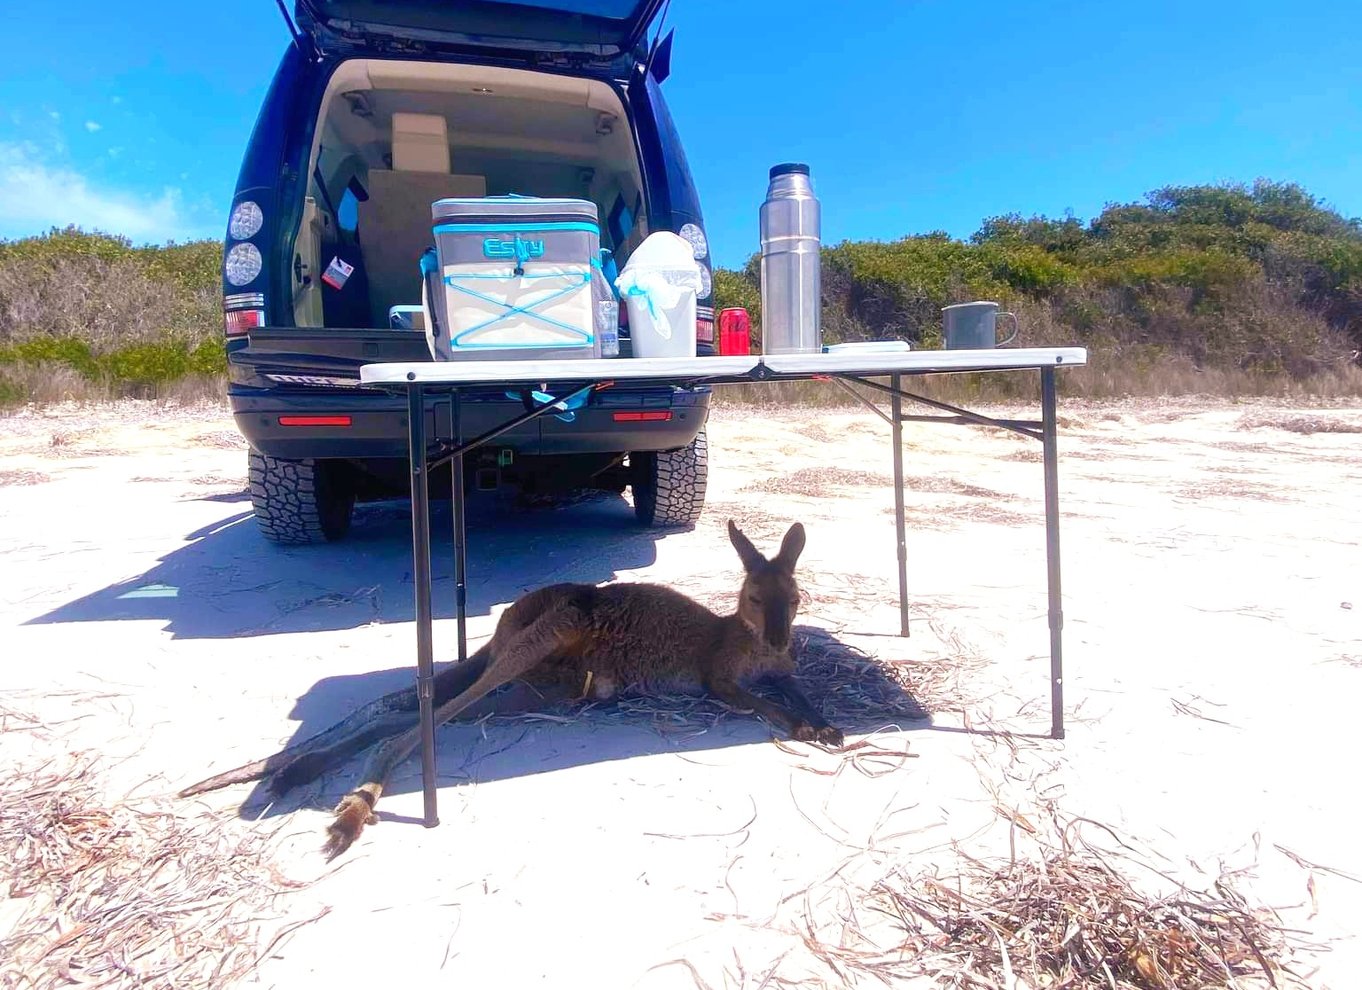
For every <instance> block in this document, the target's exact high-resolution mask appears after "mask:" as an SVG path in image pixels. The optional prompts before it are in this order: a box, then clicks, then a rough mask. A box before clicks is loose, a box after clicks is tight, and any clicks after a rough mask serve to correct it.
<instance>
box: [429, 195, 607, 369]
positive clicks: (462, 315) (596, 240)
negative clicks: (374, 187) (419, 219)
mask: <svg viewBox="0 0 1362 990" xmlns="http://www.w3.org/2000/svg"><path fill="white" fill-rule="evenodd" d="M431 217H432V220H433V221H434V235H435V252H434V254H433V256H432V255H431V254H430V253H428V254H427V257H426V258H425V259H423V262H422V272H423V273H424V278H423V282H424V290H423V293H422V306H423V307H425V309H426V312H427V314H428V316H429V315H433V317H434V319H433V321H432V320H431V319H429V318H428V319H427V320H426V336H427V339H428V340H429V342H430V347H431V353H432V356H433V357H434V358H435V359H436V360H437V361H461V360H469V359H478V358H482V359H499V360H506V359H508V358H521V357H524V358H553V359H561V358H578V357H580V358H598V357H614V356H616V354H618V337H617V333H618V324H617V320H618V311H617V305H616V303H615V299H614V294H613V293H612V292H611V289H610V286H609V284H608V283H607V282H606V280H605V277H604V275H603V274H602V271H601V249H600V223H599V220H598V218H597V212H596V205H595V204H594V203H591V202H589V201H587V200H581V199H541V198H537V197H529V196H489V197H480V198H471V199H441V200H438V201H436V202H435V203H434V204H433V205H432V206H431Z"/></svg>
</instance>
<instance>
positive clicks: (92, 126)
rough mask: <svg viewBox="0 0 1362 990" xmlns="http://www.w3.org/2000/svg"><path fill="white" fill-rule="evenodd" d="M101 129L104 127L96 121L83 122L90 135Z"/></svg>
mask: <svg viewBox="0 0 1362 990" xmlns="http://www.w3.org/2000/svg"><path fill="white" fill-rule="evenodd" d="M103 128H104V125H103V124H101V123H99V122H98V121H94V120H87V121H86V122H85V129H86V130H87V131H89V132H90V133H91V134H93V133H94V132H95V131H98V130H103Z"/></svg>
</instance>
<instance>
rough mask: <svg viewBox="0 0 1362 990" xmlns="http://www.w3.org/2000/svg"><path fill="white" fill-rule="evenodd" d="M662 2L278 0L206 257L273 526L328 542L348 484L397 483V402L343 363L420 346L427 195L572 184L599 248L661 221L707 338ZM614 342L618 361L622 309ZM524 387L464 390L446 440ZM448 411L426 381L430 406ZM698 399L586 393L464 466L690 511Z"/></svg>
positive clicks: (681, 518) (488, 484) (261, 496)
mask: <svg viewBox="0 0 1362 990" xmlns="http://www.w3.org/2000/svg"><path fill="white" fill-rule="evenodd" d="M661 5H662V0H559V2H558V3H556V4H555V3H537V4H525V3H515V4H511V3H507V2H504V0H479V2H463V3H445V2H435V0H396V2H394V0H387V2H384V3H376V2H374V0H297V3H296V5H295V7H294V19H293V20H292V21H291V22H290V24H289V28H290V30H291V31H292V33H293V42H292V44H291V45H290V46H289V48H288V50H287V51H286V52H285V53H284V56H283V59H282V60H281V62H280V64H279V68H278V70H277V71H276V73H275V76H274V81H273V83H272V85H271V86H270V89H269V92H268V94H267V96H266V98H265V103H264V106H263V107H262V108H261V111H260V116H259V118H258V120H257V122H256V126H255V130H254V132H253V133H252V135H251V139H250V144H249V146H248V148H247V151H246V156H245V161H244V162H243V164H242V168H241V173H240V177H239V178H238V180H237V186H236V194H235V196H234V197H233V201H232V210H231V215H230V220H229V222H228V227H227V239H226V246H225V256H224V265H223V311H224V323H225V330H226V335H227V359H228V366H229V385H228V397H229V399H230V402H231V405H232V411H233V414H234V416H235V418H236V423H237V426H238V428H239V429H240V430H241V432H242V434H243V435H244V436H245V437H246V439H247V441H249V443H250V448H251V449H250V453H249V457H250V489H251V501H252V503H253V505H254V509H255V517H256V520H257V522H258V523H259V525H260V529H261V531H262V532H263V533H264V535H265V536H266V537H267V538H268V539H270V540H273V541H275V542H279V543H311V542H317V541H321V540H334V539H337V538H339V537H340V536H342V535H343V534H344V533H345V532H346V530H347V529H348V528H349V524H350V517H351V514H352V511H353V509H354V505H355V502H356V501H357V500H369V499H380V498H391V497H396V496H402V495H409V493H410V482H409V475H408V472H407V468H406V455H407V421H406V411H407V410H406V402H405V400H404V399H403V398H402V397H400V396H390V395H388V394H385V393H382V392H378V391H375V390H371V389H365V388H361V387H360V385H359V368H360V366H361V365H362V364H368V363H372V362H379V361H420V360H430V352H429V348H428V346H427V343H426V337H425V333H424V329H423V327H422V325H421V324H420V311H419V303H420V301H421V275H420V268H419V260H420V257H421V254H422V252H423V251H424V250H425V248H426V247H427V246H428V245H429V244H430V242H431V209H430V208H431V204H432V203H433V202H434V201H435V200H437V199H441V198H444V197H450V196H490V195H503V194H509V193H518V194H521V195H531V196H545V197H550V196H568V197H575V198H579V199H587V200H590V201H592V202H594V203H595V204H596V206H597V209H598V211H599V216H600V218H601V244H602V246H603V247H606V248H609V249H610V251H611V253H612V254H611V257H612V258H613V261H614V262H615V264H616V265H617V266H622V265H623V264H624V262H625V261H626V260H627V259H628V257H629V255H630V253H631V252H632V251H633V250H634V249H635V248H637V247H638V245H639V243H640V242H641V241H642V240H643V239H644V238H645V237H647V236H648V234H649V233H651V232H653V231H658V230H670V231H674V232H676V233H678V234H680V235H681V236H682V237H684V238H686V239H687V240H688V241H690V243H691V245H692V246H693V248H694V253H695V256H696V259H697V262H698V264H699V265H700V268H701V273H702V283H703V288H702V289H701V292H700V305H699V306H698V307H697V311H696V312H697V321H696V322H697V326H696V337H697V348H698V352H699V353H700V354H713V353H714V346H713V341H714V310H713V308H712V305H710V297H711V285H712V283H711V277H710V276H711V272H710V262H709V258H708V244H707V242H706V239H705V234H704V230H703V221H702V218H701V215H700V206H699V203H698V201H697V197H696V193H695V186H694V183H693V182H692V180H691V176H690V171H689V168H688V167H687V164H686V158H685V154H684V153H683V151H682V149H681V142H680V139H679V138H678V136H677V133H676V129H675V127H674V125H673V123H672V119H671V116H670V114H669V113H668V111H667V107H666V104H665V103H664V102H663V99H662V94H661V92H660V89H659V86H660V83H661V81H662V80H663V79H665V78H666V76H667V74H668V69H669V66H670V55H671V40H672V36H671V35H670V34H668V35H667V37H666V38H665V39H662V40H661V41H660V42H658V41H656V40H655V41H654V42H653V43H652V44H651V45H650V44H648V43H647V42H646V35H647V32H648V28H649V25H650V23H651V21H652V19H653V17H654V15H655V14H656V12H657V10H658V8H659V7H660V6H661ZM280 9H281V10H283V9H285V8H284V7H283V6H282V5H281V8H280ZM621 311H623V307H621ZM620 337H621V342H620V346H621V353H620V358H621V359H628V357H629V354H630V344H629V336H628V328H627V326H622V327H621V334H620ZM549 384H550V390H552V383H549ZM531 401H532V399H531V398H530V396H529V395H528V394H526V395H519V394H514V393H513V394H510V395H508V394H507V392H506V391H505V390H504V389H501V390H497V389H484V390H482V391H476V390H469V391H468V392H466V393H462V403H461V407H462V410H463V412H462V430H463V435H464V436H476V435H479V434H481V433H483V432H485V431H487V430H490V429H492V428H493V427H494V426H497V425H499V424H501V423H503V422H505V421H507V420H509V419H511V418H513V417H514V416H515V415H516V414H517V413H519V412H520V411H522V409H524V408H525V404H526V403H530V402H531ZM443 407H444V408H443V412H442V408H441V402H440V400H438V399H432V401H431V405H430V407H429V408H428V410H427V416H428V417H429V418H431V420H432V422H434V421H435V417H440V416H442V415H445V416H447V407H448V400H447V399H445V400H443ZM708 411H709V391H708V390H707V389H704V388H693V389H680V388H671V387H629V388H615V389H609V390H606V391H604V392H598V393H592V395H591V398H590V402H589V404H588V405H586V406H583V407H582V408H579V409H577V410H575V416H573V417H567V416H560V417H554V416H545V417H541V418H539V419H537V420H532V421H531V422H529V423H527V424H525V425H523V426H521V427H519V428H517V429H516V430H514V431H512V432H510V433H507V434H504V435H503V436H501V437H499V438H498V440H497V441H496V445H495V446H492V447H488V448H484V449H482V450H480V451H478V452H476V453H475V454H470V455H469V457H468V461H469V464H468V465H467V467H468V470H467V471H465V477H466V478H467V479H468V480H469V482H470V486H471V487H474V488H477V489H479V490H495V489H498V488H500V487H501V486H503V485H509V486H513V487H515V488H518V489H519V490H521V491H522V492H524V493H526V494H529V495H536V494H551V493H556V492H562V491H566V490H571V489H580V488H597V489H605V490H611V491H616V492H622V491H623V490H624V488H625V487H626V486H627V487H631V488H632V490H633V497H634V509H635V513H636V515H637V517H638V519H639V521H640V522H641V523H643V524H644V525H648V526H673V525H685V524H689V523H692V522H694V521H695V519H696V518H697V517H698V516H699V513H700V509H701V507H702V505H703V501H704V492H705V479H706V448H705V432H704V425H705V420H706V417H707V415H708ZM569 420H570V421H569Z"/></svg>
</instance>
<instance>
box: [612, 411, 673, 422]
mask: <svg viewBox="0 0 1362 990" xmlns="http://www.w3.org/2000/svg"><path fill="white" fill-rule="evenodd" d="M612 418H613V419H614V420H615V422H616V423H665V422H667V421H668V420H670V419H671V418H672V412H671V410H670V409H656V410H649V411H648V412H617V413H615V414H614V416H613V417H612Z"/></svg>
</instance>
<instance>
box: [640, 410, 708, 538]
mask: <svg viewBox="0 0 1362 990" xmlns="http://www.w3.org/2000/svg"><path fill="white" fill-rule="evenodd" d="M629 460H630V463H631V466H632V468H633V471H634V478H633V483H632V485H631V488H632V489H633V493H634V515H635V516H636V517H637V518H638V521H639V522H640V523H642V524H643V525H644V526H650V527H654V528H663V527H670V526H692V525H694V524H695V523H696V522H697V521H698V520H699V518H700V512H701V511H702V510H703V509H704V507H705V485H706V483H707V482H708V480H709V441H708V439H707V438H706V436H705V431H704V429H703V428H701V430H700V432H699V433H698V434H696V436H695V439H694V440H692V441H691V442H690V443H689V444H688V445H686V446H685V447H682V448H680V449H679V450H661V451H656V452H652V451H649V452H647V453H640V454H631V455H630V458H629Z"/></svg>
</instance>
